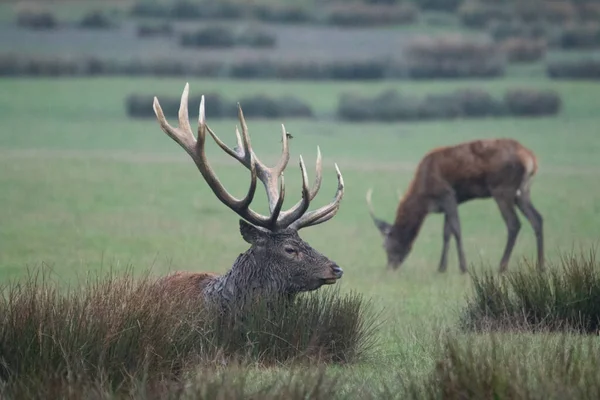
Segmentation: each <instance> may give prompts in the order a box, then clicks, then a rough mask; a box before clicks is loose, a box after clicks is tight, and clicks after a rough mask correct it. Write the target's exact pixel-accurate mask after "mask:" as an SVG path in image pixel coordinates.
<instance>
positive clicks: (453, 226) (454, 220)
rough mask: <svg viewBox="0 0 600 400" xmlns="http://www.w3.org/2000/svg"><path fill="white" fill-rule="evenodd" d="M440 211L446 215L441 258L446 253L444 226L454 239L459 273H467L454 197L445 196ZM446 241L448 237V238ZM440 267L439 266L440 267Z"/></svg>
mask: <svg viewBox="0 0 600 400" xmlns="http://www.w3.org/2000/svg"><path fill="white" fill-rule="evenodd" d="M442 209H443V210H444V213H445V215H446V218H445V221H444V249H443V250H444V252H443V253H442V257H444V255H445V252H446V251H447V248H446V245H447V242H448V241H447V240H446V226H448V229H449V231H450V233H452V235H454V238H455V239H456V250H457V251H458V265H459V267H460V271H461V272H462V273H465V272H467V261H466V259H465V251H464V249H463V244H462V237H461V232H460V231H461V229H460V219H459V218H458V204H457V203H456V199H455V197H454V196H453V195H452V196H447V197H446V198H445V199H444V201H443V202H442ZM448 240H450V237H449V236H448ZM440 266H441V265H440Z"/></svg>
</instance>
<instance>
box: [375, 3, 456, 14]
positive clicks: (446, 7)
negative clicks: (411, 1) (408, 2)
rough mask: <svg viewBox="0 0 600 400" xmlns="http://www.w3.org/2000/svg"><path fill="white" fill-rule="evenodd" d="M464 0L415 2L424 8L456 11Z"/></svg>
mask: <svg viewBox="0 0 600 400" xmlns="http://www.w3.org/2000/svg"><path fill="white" fill-rule="evenodd" d="M371 1H372V0H371ZM462 1H463V0H415V3H416V4H417V5H418V6H419V8H421V9H422V10H431V11H447V12H451V13H454V12H455V11H456V10H457V8H458V7H459V6H460V4H461V3H462Z"/></svg>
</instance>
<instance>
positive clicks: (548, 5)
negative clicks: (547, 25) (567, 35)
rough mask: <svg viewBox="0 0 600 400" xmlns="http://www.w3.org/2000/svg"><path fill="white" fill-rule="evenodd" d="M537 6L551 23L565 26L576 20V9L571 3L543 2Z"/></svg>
mask: <svg viewBox="0 0 600 400" xmlns="http://www.w3.org/2000/svg"><path fill="white" fill-rule="evenodd" d="M538 6H539V7H541V9H542V10H543V15H544V17H545V19H546V20H547V21H549V22H552V23H558V24H565V23H567V22H570V21H574V20H576V19H577V18H578V12H577V7H575V5H574V4H573V3H572V2H571V1H543V2H541V3H540V4H538Z"/></svg>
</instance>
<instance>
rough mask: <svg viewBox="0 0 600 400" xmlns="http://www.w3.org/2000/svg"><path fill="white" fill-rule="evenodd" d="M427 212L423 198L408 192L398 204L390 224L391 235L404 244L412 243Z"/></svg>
mask: <svg viewBox="0 0 600 400" xmlns="http://www.w3.org/2000/svg"><path fill="white" fill-rule="evenodd" d="M428 212H429V210H428V206H427V202H426V201H425V199H423V198H421V196H419V195H418V194H417V193H415V192H408V193H407V194H406V195H405V196H404V198H403V199H402V201H401V202H400V204H399V205H398V209H397V211H396V219H395V220H394V225H393V226H392V232H393V233H394V235H393V236H395V237H396V238H397V239H398V240H400V241H402V242H403V244H405V245H409V246H410V245H412V243H413V242H414V240H415V239H416V238H417V235H418V234H419V231H420V230H421V226H423V222H424V221H425V217H426V216H427V214H428Z"/></svg>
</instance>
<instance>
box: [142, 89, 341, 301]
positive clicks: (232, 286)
mask: <svg viewBox="0 0 600 400" xmlns="http://www.w3.org/2000/svg"><path fill="white" fill-rule="evenodd" d="M188 93H189V85H188V84H186V86H185V89H184V90H183V94H182V96H181V105H180V108H179V127H178V128H173V127H172V126H170V125H169V123H168V122H167V120H166V119H165V116H164V114H163V111H162V109H161V107H160V104H159V102H158V99H157V98H156V97H155V98H154V104H153V107H154V112H155V113H156V116H157V118H158V122H159V124H160V127H161V128H162V130H163V131H164V132H165V133H166V134H167V135H169V137H171V139H173V140H174V141H175V142H177V143H178V144H179V145H180V146H181V147H183V149H184V150H185V151H186V152H187V153H188V154H189V155H190V157H191V158H192V160H193V161H194V163H195V164H196V166H197V167H198V169H199V170H200V173H201V174H202V176H203V177H204V180H205V181H206V183H208V186H210V188H211V189H212V191H213V192H214V194H215V195H216V196H217V198H218V199H219V200H220V201H221V202H222V203H223V204H225V205H226V206H227V207H229V208H230V209H231V210H233V211H234V212H235V213H236V214H238V215H239V216H240V217H241V218H242V219H240V221H239V225H240V233H241V235H242V238H243V239H244V240H245V241H246V242H248V243H249V244H250V245H251V247H250V249H248V250H247V251H246V252H245V253H243V254H241V255H240V256H239V257H238V258H237V259H236V260H235V263H234V264H233V266H232V267H231V269H230V270H229V271H228V272H227V273H226V274H224V275H217V274H212V273H198V272H175V273H173V274H170V275H168V276H166V277H164V278H162V279H161V280H159V285H160V287H162V288H163V289H164V290H168V291H175V292H177V293H180V294H183V295H186V296H199V297H202V298H204V300H207V301H208V302H210V303H214V304H216V305H218V306H221V307H225V308H230V307H232V306H233V305H234V304H235V307H236V309H240V308H243V307H244V305H245V304H247V303H248V302H249V301H250V300H253V299H256V298H257V296H279V295H283V296H284V297H287V298H292V297H293V296H294V295H295V294H297V293H299V292H305V291H311V290H315V289H318V288H319V287H321V286H322V285H330V284H334V283H335V282H336V281H337V280H338V279H340V278H341V277H342V274H343V271H342V269H341V268H340V267H339V266H338V265H337V264H336V263H335V262H333V261H331V260H330V259H329V258H327V257H325V256H324V255H322V254H321V253H319V252H318V251H316V250H315V249H313V248H312V247H310V245H309V244H308V243H306V242H305V241H303V240H302V239H301V238H300V236H298V230H299V229H302V228H305V227H308V226H311V225H317V224H320V223H322V222H325V221H327V220H329V219H331V218H332V217H333V216H334V215H335V214H336V213H337V211H338V209H339V206H340V201H341V200H342V196H343V194H344V181H343V178H342V174H341V173H340V170H339V168H338V166H337V164H336V165H335V169H336V171H337V178H338V187H337V192H336V194H335V197H334V199H333V201H332V202H331V203H330V204H328V205H326V206H324V207H321V208H319V209H317V210H315V211H310V212H307V209H308V207H309V205H310V202H311V200H313V198H314V197H315V196H316V195H317V192H318V190H319V188H320V186H321V171H322V167H321V151H320V150H319V148H318V147H317V163H316V164H317V165H316V178H315V182H314V184H313V186H312V188H310V189H309V187H308V183H307V181H308V178H307V175H306V168H305V166H304V161H303V160H302V156H300V171H301V172H302V198H301V199H300V200H299V201H298V202H297V203H296V204H295V205H294V206H293V207H291V209H289V210H287V211H282V210H281V208H282V205H283V200H284V196H285V186H284V180H283V171H284V169H285V168H286V166H287V164H288V161H289V158H290V153H289V147H288V137H287V135H286V130H285V127H284V126H283V125H282V129H283V136H282V143H283V144H282V147H283V150H282V155H281V158H280V160H279V162H278V163H277V164H276V165H275V166H274V167H272V168H269V167H267V166H265V165H264V164H263V163H262V162H261V161H260V160H259V159H258V158H257V157H256V154H255V153H254V151H253V149H252V146H251V144H250V136H249V134H248V127H247V125H246V121H245V120H244V114H243V113H242V109H241V107H240V106H239V104H238V117H239V121H240V125H241V130H242V133H241V135H240V132H239V130H238V129H237V127H236V135H237V147H235V148H233V149H231V148H229V147H228V146H227V145H226V144H225V143H224V142H222V141H221V139H219V138H218V137H217V135H216V134H215V133H214V132H213V131H212V130H211V129H210V127H209V126H208V125H207V124H206V120H205V115H204V96H202V100H201V102H200V118H199V123H198V139H196V138H195V137H194V134H193V133H192V128H191V125H190V122H189V118H188V108H187V107H188ZM206 132H208V133H209V134H210V136H212V138H213V139H214V140H215V142H216V143H217V144H218V145H219V147H220V148H221V149H223V150H224V151H225V152H226V153H227V154H229V155H230V156H231V157H233V158H235V159H236V160H237V161H239V162H240V163H241V164H242V165H243V166H244V167H246V168H247V169H248V170H250V187H249V189H248V192H247V194H246V196H245V197H244V198H242V199H237V198H235V197H234V196H232V195H231V194H230V193H229V192H228V191H227V190H226V189H225V188H224V187H223V185H222V184H221V182H220V181H219V179H218V178H217V176H216V175H215V173H214V171H213V170H212V168H211V166H210V164H209V163H208V160H207V158H206V154H205V139H206ZM256 178H258V179H259V180H260V181H261V182H262V183H263V185H264V187H265V189H266V192H267V200H268V203H269V211H270V214H269V215H261V214H258V213H257V212H255V211H253V210H251V209H250V208H249V206H250V203H251V202H252V199H253V197H254V193H255V190H256Z"/></svg>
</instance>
